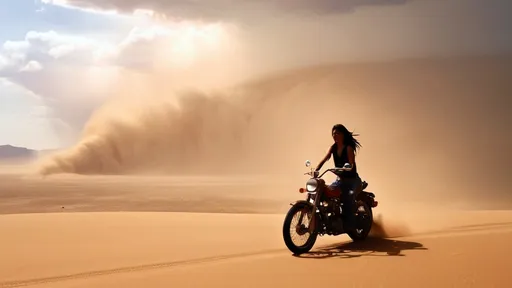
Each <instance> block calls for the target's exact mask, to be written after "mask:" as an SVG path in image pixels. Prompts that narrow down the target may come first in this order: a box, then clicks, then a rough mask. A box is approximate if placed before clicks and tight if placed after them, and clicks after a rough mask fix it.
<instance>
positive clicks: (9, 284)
mask: <svg viewBox="0 0 512 288" xmlns="http://www.w3.org/2000/svg"><path fill="white" fill-rule="evenodd" d="M286 251H288V250H286V249H273V250H264V251H259V252H248V253H238V254H230V255H221V256H212V257H206V258H197V259H190V260H179V261H169V262H161V263H153V264H144V265H136V266H126V267H119V268H112V269H104V270H93V271H87V272H81V273H74V274H67V275H59V276H50V277H41V278H33V279H24V280H13V281H6V282H0V288H15V287H25V286H32V285H41V284H48V283H54V282H61V281H68V280H78V279H87V278H91V277H98V276H107V275H112V274H121V273H134V272H141V271H148V270H156V269H165V268H172V267H181V266H185V265H195V264H204V263H212V262H219V261H224V260H234V259H239V258H246V257H254V256H263V255H273V254H280V253H284V252H286Z"/></svg>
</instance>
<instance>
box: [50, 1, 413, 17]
mask: <svg viewBox="0 0 512 288" xmlns="http://www.w3.org/2000/svg"><path fill="white" fill-rule="evenodd" d="M410 1H411V0H344V1H339V0H317V1H309V0H293V1H282V0H266V1H256V0H238V1H226V0H202V1H191V0H167V1H166V0H149V1H137V0H135V1H134V0H132V1H126V0H108V1H102V0H67V1H66V0H59V1H55V0H54V1H53V3H52V4H54V5H62V6H68V7H78V8H82V9H88V10H96V11H100V10H111V11H122V12H125V13H132V12H133V11H135V10H137V9H146V10H150V11H158V12H161V13H164V14H166V15H167V16H168V17H171V18H192V19H198V18H200V19H208V20H211V21H218V20H238V21H242V20H248V19H249V18H251V19H257V18H254V17H261V16H264V15H266V14H267V15H273V14H274V13H285V14H290V13H304V12H308V13H320V14H333V13H348V12H353V11H355V10H356V9H357V8H359V7H363V6H381V5H385V6H390V5H401V4H405V3H407V2H410ZM47 2H52V1H47ZM152 14H153V13H152Z"/></svg>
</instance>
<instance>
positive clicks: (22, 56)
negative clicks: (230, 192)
mask: <svg viewBox="0 0 512 288" xmlns="http://www.w3.org/2000/svg"><path fill="white" fill-rule="evenodd" d="M141 13H147V12H141ZM229 29H230V28H229V27H228V26H227V25H223V24H215V23H211V24H198V23H194V22H179V23H154V22H150V23H145V25H139V26H134V28H133V29H132V30H131V31H130V32H129V33H128V34H127V35H124V38H122V39H121V40H120V41H111V40H110V41H109V39H105V38H101V37H94V36H87V35H70V34H63V33H58V32H56V31H52V30H51V31H29V32H27V33H26V35H25V37H24V38H23V40H10V41H6V42H5V43H4V44H3V46H2V49H0V77H5V78H7V79H9V81H12V82H13V83H16V84H18V85H21V86H23V87H25V88H26V89H28V90H29V91H32V92H33V93H34V94H36V95H40V96H41V98H42V99H43V102H44V104H45V105H46V107H47V111H48V115H47V116H48V117H49V118H52V119H53V120H54V122H55V129H57V130H59V131H58V132H59V133H60V134H61V135H63V136H64V138H66V139H68V141H66V143H67V144H70V143H72V142H74V141H75V140H76V138H77V137H79V135H80V133H81V130H82V128H83V125H84V124H85V122H86V121H87V119H89V117H90V116H91V114H92V113H93V111H94V110H95V109H97V108H98V107H100V106H101V105H102V104H103V103H104V102H105V101H107V100H108V99H109V98H111V97H112V96H117V95H118V94H119V93H120V92H119V91H118V90H116V89H119V87H122V86H123V85H125V84H124V81H127V82H130V83H131V84H134V83H137V82H140V83H143V84H141V85H145V87H148V85H149V86H150V85H153V84H154V82H153V80H150V81H149V82H148V77H151V76H154V75H155V73H158V74H159V75H160V77H162V78H163V80H162V81H163V82H166V83H172V84H173V85H175V86H177V85H187V83H189V84H190V83H192V82H194V83H196V84H197V83H198V81H201V77H199V76H198V74H197V73H195V72H197V71H200V70H203V73H205V74H209V75H213V77H204V78H203V79H207V81H209V82H210V83H214V84H216V83H218V80H219V77H220V76H222V75H223V73H217V72H215V71H213V70H205V69H204V66H202V65H203V64H205V63H210V64H211V63H215V62H216V61H217V60H216V56H219V55H220V54H222V53H224V56H225V55H226V53H230V51H232V50H231V48H233V47H236V45H231V44H233V43H232V42H230V39H231V38H230V37H231V35H230V34H229V33H231V32H232V31H234V30H233V29H231V30H229ZM230 31H231V32H230ZM217 64H218V65H220V66H224V65H225V63H224V62H220V63H217ZM220 66H217V68H219V67H220ZM141 73H142V74H141ZM144 74H146V75H144ZM191 75H194V76H195V77H191ZM169 80H170V81H169ZM149 83H152V84H149ZM134 85H135V84H134ZM132 87H133V86H132ZM168 87H169V86H168ZM148 97H150V95H148ZM41 109H42V108H41ZM45 111H46V110H45ZM64 124H65V125H64Z"/></svg>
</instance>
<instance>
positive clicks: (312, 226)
mask: <svg viewBox="0 0 512 288" xmlns="http://www.w3.org/2000/svg"><path fill="white" fill-rule="evenodd" d="M321 196H322V194H321V189H319V190H318V191H317V192H316V197H315V202H314V203H313V209H312V211H311V219H310V220H309V223H308V231H309V233H313V231H315V228H316V225H315V223H316V221H315V220H316V207H318V205H319V203H320V199H321V198H322V197H321ZM309 199H311V195H308V199H307V201H308V202H309ZM303 217H304V211H303V210H302V211H301V213H300V216H299V223H302V218H303Z"/></svg>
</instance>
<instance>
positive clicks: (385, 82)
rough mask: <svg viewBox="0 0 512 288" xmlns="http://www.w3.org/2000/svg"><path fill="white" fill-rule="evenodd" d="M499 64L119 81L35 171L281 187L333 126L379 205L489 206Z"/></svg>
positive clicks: (505, 162) (404, 63)
mask: <svg viewBox="0 0 512 288" xmlns="http://www.w3.org/2000/svg"><path fill="white" fill-rule="evenodd" d="M511 59H512V58H511V57H510V56H495V57H491V56H489V57H486V56H482V57H458V58H450V59H410V60H396V61H387V62H374V63H354V64H348V63H344V64H333V65H324V66H314V67H313V66H311V67H305V68H301V69H295V70H290V71H285V72H282V73H276V74H272V75H266V77H262V78H259V79H257V80H252V81H246V82H241V83H238V84H237V85H232V86H231V87H224V88H222V89H221V88H219V89H211V90H205V89H203V90H199V88H201V87H198V89H197V90H177V89H165V87H164V86H162V87H158V89H153V90H151V91H144V90H140V89H138V90H136V91H135V92H133V91H131V90H132V89H130V86H129V84H124V85H125V87H124V88H123V91H125V92H127V93H128V94H130V93H131V97H126V94H123V93H120V95H118V96H119V97H117V98H114V99H113V100H112V101H110V102H109V103H107V104H105V105H104V106H103V107H102V108H101V109H99V110H98V111H96V113H95V114H94V115H93V116H92V117H91V119H90V120H89V121H88V123H87V125H86V127H85V129H84V131H83V135H82V138H81V139H80V141H78V143H77V144H76V145H75V146H73V147H71V148H70V149H68V150H66V151H62V152H60V153H57V154H55V155H52V156H51V157H49V158H45V159H43V160H42V162H41V163H40V166H39V171H40V173H41V174H44V175H50V174H56V173H78V174H173V175H176V174H178V175H185V174H208V175H215V174H229V175H239V174H265V175H284V176H283V177H286V178H288V179H289V180H290V182H291V181H297V180H299V179H302V178H299V177H302V172H304V171H303V170H304V169H305V168H304V166H303V163H304V160H306V159H310V160H312V161H313V163H317V161H319V159H320V158H321V157H322V156H323V155H324V153H325V152H326V150H327V148H328V146H329V145H330V143H331V141H332V139H331V138H330V129H331V127H332V125H333V124H335V123H343V124H344V125H346V126H347V127H348V128H349V129H350V130H352V131H355V132H356V133H359V134H360V135H361V136H360V137H359V140H360V142H361V143H362V149H361V150H360V151H359V152H358V155H357V161H358V166H359V173H360V175H361V176H362V178H363V179H365V180H367V181H368V182H369V183H370V186H369V189H370V190H372V191H375V192H376V193H377V194H378V195H379V198H380V201H382V202H384V203H385V202H386V201H388V200H391V199H397V198H398V199H402V200H407V199H415V200H420V201H428V200H430V201H435V202H440V203H448V202H450V203H452V204H453V203H458V202H460V205H464V203H465V201H469V199H487V200H495V201H496V202H500V201H502V200H503V199H509V193H508V192H507V191H508V190H509V188H508V187H509V186H508V185H509V184H510V180H509V179H508V178H509V177H507V175H508V173H509V171H510V168H511V167H510V164H509V163H510V161H509V160H510V158H511V157H510V155H511V153H510V151H509V149H508V148H509V147H510V145H511V144H512V137H511V135H510V134H511V133H510V129H509V126H510V123H511V114H510V113H509V111H508V109H509V107H510V95H511V94H512V85H511V83H510V81H509V75H511V73H512V68H511V67H512V65H511V64H512V61H511ZM327 166H329V164H328V165H327ZM294 175H296V176H294ZM299 181H302V180H299ZM294 183H297V182H294ZM384 191H385V192H384ZM481 191H485V192H483V193H484V194H485V195H482V192H481ZM489 196H491V197H489ZM507 197H508V198H507Z"/></svg>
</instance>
